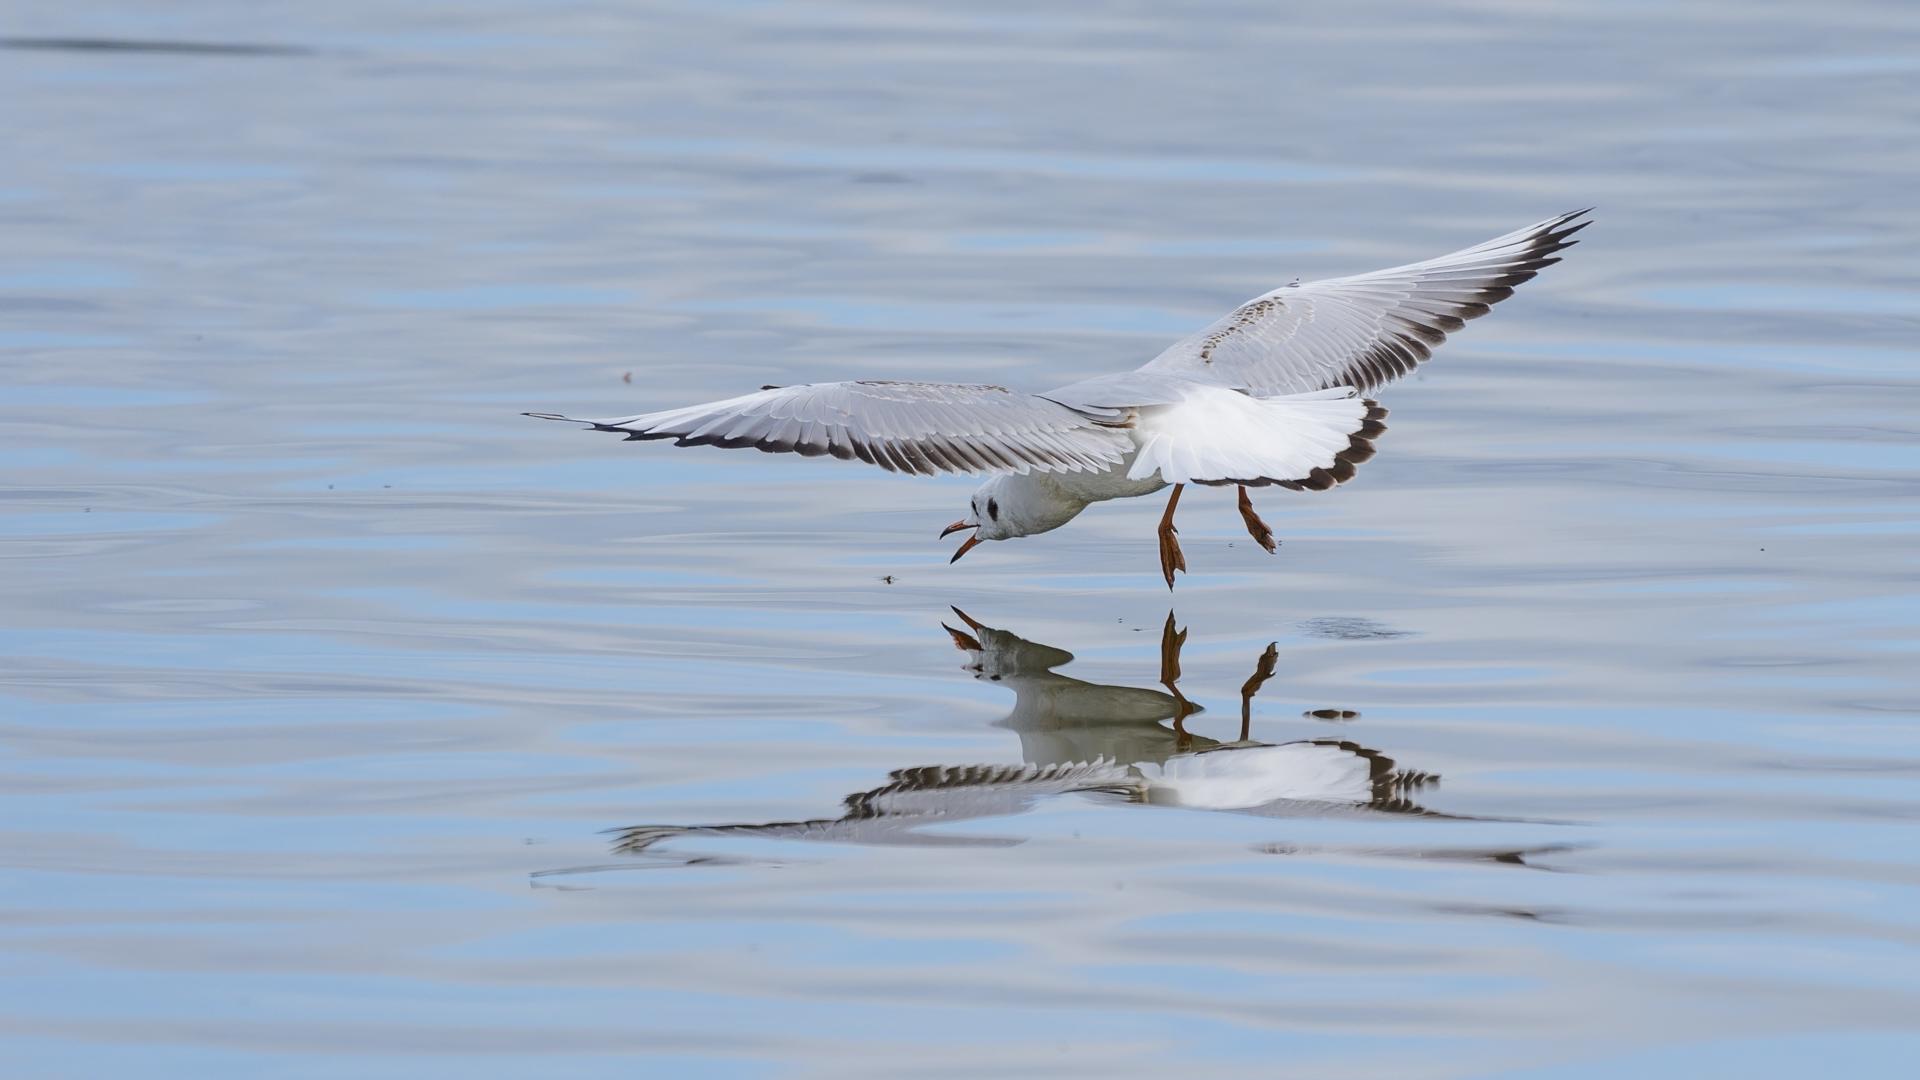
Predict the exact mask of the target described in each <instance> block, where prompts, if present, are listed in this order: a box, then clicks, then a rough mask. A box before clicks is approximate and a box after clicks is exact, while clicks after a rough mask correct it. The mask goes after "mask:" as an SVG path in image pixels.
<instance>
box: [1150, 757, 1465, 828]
mask: <svg viewBox="0 0 1920 1080" xmlns="http://www.w3.org/2000/svg"><path fill="white" fill-rule="evenodd" d="M1139 770H1140V774H1141V776H1142V777H1143V780H1144V794H1143V796H1142V799H1143V801H1145V802H1150V803H1156V804H1160V805H1166V806H1183V807H1188V808H1191V809H1195V810H1272V811H1274V812H1277V813H1286V812H1289V810H1291V811H1292V812H1302V811H1305V812H1312V811H1313V810H1314V809H1315V808H1319V809H1324V808H1325V807H1327V806H1330V805H1331V806H1350V807H1364V808H1366V809H1370V810H1386V811H1393V812H1408V811H1410V810H1411V811H1417V808H1416V807H1414V805H1413V804H1412V803H1411V802H1410V801H1409V800H1408V799H1407V798H1406V792H1407V791H1409V790H1412V789H1415V788H1419V787H1423V786H1425V785H1427V784H1430V783H1433V782H1434V781H1436V780H1437V779H1438V777H1435V776H1433V775H1432V774H1430V773H1420V772H1405V771H1401V770H1400V769H1398V768H1397V767H1396V766H1395V764H1394V761H1393V759H1392V758H1390V757H1387V756H1385V755H1383V754H1381V753H1380V752H1379V751H1376V750H1369V749H1367V748H1366V747H1364V746H1361V745H1360V744H1358V743H1352V742H1346V741H1344V740H1336V739H1315V740H1312V741H1310V742H1293V743H1281V744H1279V745H1277V746H1269V745H1263V744H1257V743H1256V744H1251V745H1228V746H1219V747H1215V748H1214V749H1211V750H1206V751H1203V752H1201V753H1197V754H1182V755H1180V756H1178V757H1172V758H1168V759H1167V760H1166V762H1165V763H1163V764H1160V765H1153V764H1145V765H1141V766H1139Z"/></svg>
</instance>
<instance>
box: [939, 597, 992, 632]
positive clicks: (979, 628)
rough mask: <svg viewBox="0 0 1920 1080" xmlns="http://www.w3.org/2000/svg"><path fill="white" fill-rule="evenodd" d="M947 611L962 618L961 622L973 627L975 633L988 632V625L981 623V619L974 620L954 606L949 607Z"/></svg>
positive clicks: (949, 605)
mask: <svg viewBox="0 0 1920 1080" xmlns="http://www.w3.org/2000/svg"><path fill="white" fill-rule="evenodd" d="M947 610H948V611H951V612H953V613H954V614H955V615H958V616H960V621H961V622H963V623H966V624H967V625H968V626H970V627H972V628H973V631H974V633H976V634H984V633H986V632H987V624H985V623H983V622H981V621H980V620H979V619H976V618H974V617H973V616H971V615H969V614H967V613H966V612H964V611H961V610H960V609H959V608H957V607H954V606H953V605H952V604H948V605H947Z"/></svg>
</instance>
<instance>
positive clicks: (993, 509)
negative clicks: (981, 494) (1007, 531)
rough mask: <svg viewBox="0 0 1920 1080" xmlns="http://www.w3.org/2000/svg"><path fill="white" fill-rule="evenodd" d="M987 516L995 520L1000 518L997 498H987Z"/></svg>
mask: <svg viewBox="0 0 1920 1080" xmlns="http://www.w3.org/2000/svg"><path fill="white" fill-rule="evenodd" d="M987 516H988V517H990V518H992V519H993V520H995V521H999V520H1000V500H999V499H988V500H987Z"/></svg>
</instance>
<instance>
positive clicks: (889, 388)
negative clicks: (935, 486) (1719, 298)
mask: <svg viewBox="0 0 1920 1080" xmlns="http://www.w3.org/2000/svg"><path fill="white" fill-rule="evenodd" d="M1586 213H1587V212H1586V211H1584V210H1583V211H1576V212H1574V213H1570V214H1561V215H1559V216H1557V217H1553V218H1549V219H1547V220H1546V221H1542V222H1539V223H1538V224H1535V225H1531V226H1528V227H1527V228H1524V229H1518V230H1515V231H1514V232H1511V233H1507V234H1506V235H1504V236H1499V237H1495V238H1494V239H1492V240H1488V241H1486V242H1485V243H1481V244H1476V245H1474V246H1473V247H1470V248H1465V249H1463V250H1460V251H1456V252H1453V253H1452V254H1449V255H1442V256H1440V257H1438V258H1434V259H1427V260H1425V261H1423V262H1417V263H1409V264H1407V265H1404V266H1396V267H1392V268H1390V269H1387V270H1376V271H1374V272H1372V273H1367V274H1358V275H1354V276H1352V277H1343V278H1331V279H1328V280H1325V281H1309V282H1306V283H1304V284H1303V283H1300V282H1295V283H1293V284H1292V285H1287V286H1282V287H1281V288H1278V289H1274V290H1272V291H1271V292H1268V293H1265V294H1263V295H1260V296H1256V297H1254V298H1253V299H1252V300H1249V301H1247V302H1246V303H1244V304H1242V305H1240V306H1239V307H1238V308H1235V309H1234V310H1233V311H1231V312H1229V313H1228V314H1226V315H1225V316H1222V317H1221V318H1220V319H1218V320H1217V321H1215V322H1214V323H1212V324H1211V325H1209V326H1206V327H1203V328H1202V329H1200V330H1199V331H1197V332H1195V333H1194V334H1192V335H1190V336H1188V337H1187V338H1185V339H1183V340H1181V341H1178V342H1175V343H1174V344H1173V345H1172V346H1170V347H1168V348H1167V349H1166V351H1164V352H1162V353H1161V354H1160V355H1159V356H1157V357H1155V358H1154V359H1153V360H1151V361H1149V362H1148V363H1146V364H1145V365H1143V366H1141V367H1140V368H1139V369H1137V370H1134V371H1129V372H1124V373H1119V374H1113V375H1102V376H1098V377H1096V378H1091V379H1082V380H1080V381H1079V382H1074V383H1069V384H1067V385H1065V386H1061V387H1056V388H1055V389H1052V390H1048V391H1046V392H1045V393H1039V394H1023V393H1016V392H1014V391H1012V390H1009V389H1007V388H1006V387H1004V386H991V385H984V384H976V383H937V382H905V381H896V380H860V381H853V382H827V383H810V384H807V385H802V386H767V387H762V388H761V389H760V390H759V391H758V392H756V393H751V394H743V395H741V396H739V397H733V398H727V399H725V400H723V401H711V402H707V403H705V404H700V405H691V406H686V407H683V408H677V409H667V410H664V411H661V412H650V413H641V414H639V415H637V416H618V417H608V418H605V419H599V420H575V419H574V418H572V417H567V416H560V415H557V414H554V413H529V414H527V415H529V416H537V417H540V418H541V419H546V420H570V421H572V422H574V423H580V424H585V425H587V426H589V427H592V428H594V429H597V430H600V431H612V432H619V433H622V434H625V435H626V436H627V437H628V438H629V439H673V440H674V445H676V446H696V445H712V446H723V447H747V446H750V447H753V448H755V449H758V450H765V451H768V452H788V453H798V454H803V455H809V456H818V455H826V454H831V455H832V456H834V457H837V458H842V459H851V458H858V459H860V460H861V461H865V462H868V463H870V464H874V465H878V466H880V467H881V468H883V469H887V470H889V471H895V472H908V473H921V474H927V475H931V474H934V473H940V472H960V473H976V474H978V473H991V474H996V475H994V477H993V479H991V480H989V481H987V483H986V484H984V485H983V486H981V488H980V489H979V490H978V491H976V492H975V493H974V495H973V499H972V501H971V503H970V507H969V511H970V512H969V514H968V516H967V517H964V518H962V519H960V520H959V521H956V522H954V523H953V524H952V525H951V526H949V527H948V528H947V530H946V532H943V533H941V534H940V535H942V536H945V535H947V534H948V533H952V532H957V531H960V530H963V529H971V530H973V535H972V536H970V537H969V538H968V539H967V541H966V543H964V544H963V545H961V547H960V550H959V551H957V552H955V553H954V556H953V558H954V559H956V560H957V559H959V558H960V556H962V555H964V554H966V553H967V551H968V550H969V549H971V548H972V547H973V546H974V545H976V544H978V543H980V542H981V541H984V540H1008V539H1012V538H1014V537H1020V536H1032V535H1035V534H1037V533H1043V532H1048V531H1051V530H1053V529H1057V528H1059V527H1060V526H1062V525H1065V524H1066V523H1067V522H1069V521H1071V520H1073V518H1074V517H1075V516H1077V515H1078V514H1079V513H1080V512H1081V511H1082V510H1084V509H1086V508H1087V506H1089V505H1090V504H1092V503H1095V502H1102V501H1105V500H1108V499H1120V498H1131V497H1134V496H1140V495H1148V494H1152V493H1153V492H1156V491H1159V490H1160V489H1162V488H1164V487H1166V486H1167V485H1169V484H1171V485H1173V494H1172V496H1171V497H1170V498H1169V499H1168V502H1167V509H1166V513H1165V515H1163V516H1162V518H1161V521H1160V528H1159V542H1160V570H1161V573H1162V574H1163V575H1164V576H1165V578H1166V582H1167V586H1168V587H1169V588H1171V587H1172V586H1173V574H1174V571H1175V570H1185V569H1186V560H1185V558H1184V556H1183V555H1182V554H1181V551H1180V544H1179V542H1178V541H1177V540H1176V539H1175V538H1174V527H1173V512H1174V507H1175V506H1176V505H1177V504H1178V503H1179V501H1180V492H1181V490H1182V488H1183V487H1184V486H1185V485H1187V484H1207V485H1214V486H1229V485H1230V486H1237V487H1238V488H1239V506H1240V513H1241V516H1242V517H1243V519H1244V520H1245V522H1246V526H1247V531H1248V533H1249V534H1251V535H1252V536H1253V538H1254V539H1255V540H1256V541H1257V542H1258V543H1259V544H1260V545H1261V546H1262V547H1265V548H1266V549H1267V550H1268V551H1269V552H1271V551H1273V550H1274V547H1275V542H1274V539H1273V533H1272V530H1270V529H1269V528H1268V527H1267V524H1266V522H1264V521H1262V520H1260V518H1259V516H1258V515H1257V514H1255V513H1254V510H1253V503H1252V502H1251V501H1250V499H1249V498H1248V495H1247V489H1248V488H1249V487H1259V486H1264V485H1269V484H1275V485H1279V486H1282V487H1288V488H1293V489H1296V490H1303V489H1304V490H1314V491H1324V490H1326V489H1328V488H1331V487H1333V486H1335V485H1337V484H1341V483H1345V482H1346V481H1347V480H1350V479H1352V478H1353V475H1354V470H1355V468H1356V467H1357V466H1359V465H1360V464H1362V463H1364V462H1365V461H1366V460H1367V459H1369V458H1370V457H1372V456H1373V452H1374V447H1373V441H1374V439H1376V438H1377V437H1378V436H1379V435H1380V434H1381V432H1383V431H1385V430H1386V427H1385V425H1384V424H1382V423H1381V420H1382V419H1384V418H1385V416H1386V410H1385V409H1382V408H1380V407H1379V406H1378V405H1377V404H1376V403H1375V402H1372V401H1365V400H1361V399H1360V398H1359V397H1358V396H1357V395H1360V394H1365V393H1367V392H1369V391H1371V390H1373V389H1375V388H1377V387H1379V386H1382V385H1384V384H1385V383H1388V382H1391V381H1392V380H1394V379H1397V378H1399V377H1400V376H1402V375H1405V374H1407V373H1408V372H1410V371H1412V370H1413V369H1414V368H1415V367H1417V366H1419V364H1420V363H1421V362H1423V361H1424V360H1426V359H1427V358H1428V357H1429V356H1431V355H1432V354H1433V350H1434V349H1435V348H1436V347H1438V346H1439V345H1440V343H1441V342H1443V341H1445V340H1446V338H1447V335H1448V334H1451V333H1453V332H1455V331H1457V330H1459V329H1460V328H1461V327H1463V326H1464V325H1466V321H1467V320H1468V319H1475V318H1479V317H1480V316H1482V315H1485V314H1486V313H1487V312H1488V311H1489V310H1491V308H1492V306H1493V305H1494V304H1497V303H1499V302H1500V301H1502V300H1504V299H1506V298H1507V297H1509V296H1512V295H1513V289H1514V286H1516V285H1519V284H1520V283H1522V282H1524V281H1527V280H1529V279H1530V278H1532V277H1533V276H1534V275H1535V274H1536V273H1538V272H1539V271H1540V270H1541V269H1542V268H1544V267H1547V266H1550V265H1552V264H1553V263H1556V262H1559V261H1560V260H1559V259H1558V258H1555V257H1554V253H1555V252H1558V251H1561V250H1563V249H1565V248H1567V247H1570V246H1571V245H1573V244H1574V243H1577V241H1575V240H1573V239H1572V236H1573V234H1574V233H1576V232H1579V231H1580V230H1581V229H1582V228H1585V226H1586V222H1585V220H1584V218H1585V215H1586Z"/></svg>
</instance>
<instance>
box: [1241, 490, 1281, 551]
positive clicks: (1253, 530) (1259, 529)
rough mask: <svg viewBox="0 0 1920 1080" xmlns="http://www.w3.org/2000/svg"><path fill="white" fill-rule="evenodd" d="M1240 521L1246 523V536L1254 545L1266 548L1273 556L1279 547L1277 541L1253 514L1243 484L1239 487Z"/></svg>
mask: <svg viewBox="0 0 1920 1080" xmlns="http://www.w3.org/2000/svg"><path fill="white" fill-rule="evenodd" d="M1240 520H1242V521H1244V522H1246V523H1247V535H1248V536H1251V537H1253V542H1254V543H1256V544H1259V545H1260V546H1261V547H1263V548H1266V549H1267V554H1269V555H1271V554H1273V552H1274V549H1275V548H1278V547H1279V546H1280V543H1279V541H1277V540H1275V539H1274V538H1273V530H1272V529H1269V528H1267V523H1266V522H1264V521H1261V520H1260V515H1259V514H1256V513H1254V512H1253V500H1252V499H1250V498H1248V497H1247V488H1246V485H1244V484H1242V485H1241V486H1240Z"/></svg>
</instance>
